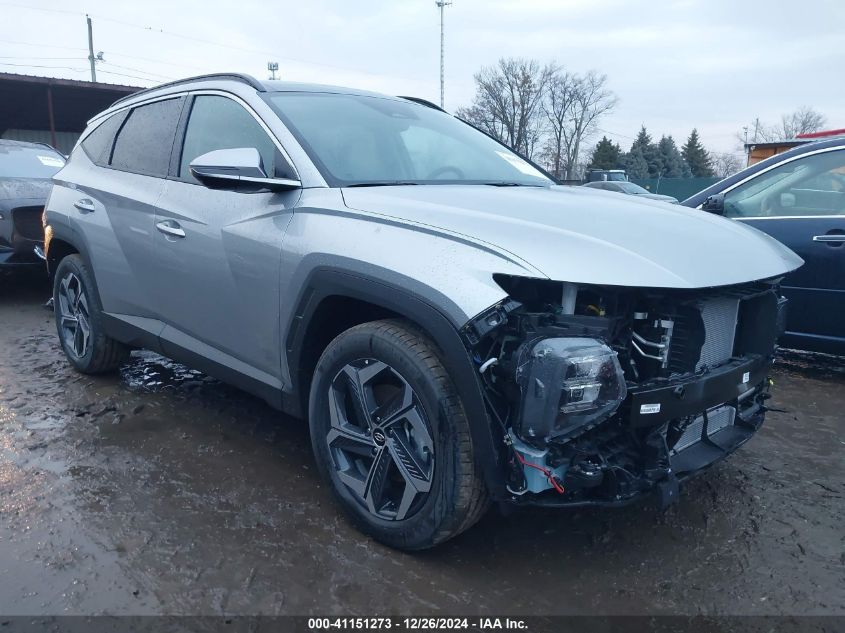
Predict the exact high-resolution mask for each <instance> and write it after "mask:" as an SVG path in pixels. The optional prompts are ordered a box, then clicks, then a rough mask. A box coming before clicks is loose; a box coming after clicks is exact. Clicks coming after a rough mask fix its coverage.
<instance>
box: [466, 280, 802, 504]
mask: <svg viewBox="0 0 845 633" xmlns="http://www.w3.org/2000/svg"><path fill="white" fill-rule="evenodd" d="M496 281H497V282H498V283H499V285H500V286H501V287H502V288H503V289H504V290H505V291H506V292H507V293H508V299H506V300H505V301H503V302H501V303H500V304H498V305H496V306H494V307H493V308H491V309H489V310H487V311H486V312H485V313H483V314H481V315H479V316H478V317H477V318H476V319H474V320H473V321H471V322H470V323H469V324H467V326H466V327H465V328H464V330H463V335H464V339H465V341H466V343H467V345H468V347H469V348H470V350H471V352H472V354H473V357H474V359H475V361H476V363H477V365H478V369H479V372H480V374H481V379H482V384H483V390H484V395H485V399H486V402H487V405H488V410H489V413H490V416H491V418H492V419H493V420H494V421H495V423H496V425H497V426H498V429H497V430H498V433H499V435H500V436H501V438H502V455H501V457H502V459H501V462H502V463H503V464H504V467H505V469H506V471H507V472H506V479H507V491H508V493H509V497H510V500H511V501H513V502H516V503H528V504H537V505H549V506H583V505H623V504H626V503H629V502H631V501H633V500H635V499H637V498H639V497H641V496H643V495H644V494H647V493H648V494H656V495H657V498H658V501H659V503H660V504H661V505H663V506H665V505H667V504H669V503H671V502H673V501H675V499H676V498H677V492H678V483H679V482H680V481H683V480H684V479H686V478H688V477H690V476H692V475H694V474H696V473H698V472H701V471H702V470H703V469H705V468H707V467H708V466H710V465H712V464H713V463H715V462H716V461H718V460H720V459H721V458H723V457H725V456H726V455H728V454H730V453H731V452H733V451H734V450H735V449H736V448H738V447H739V446H740V445H742V444H743V443H744V442H745V441H747V440H748V439H749V438H750V437H751V436H752V435H753V434H754V432H755V431H756V430H757V429H758V428H759V426H760V425H761V424H762V422H763V416H764V412H765V406H764V403H765V401H766V399H767V398H768V397H769V396H768V370H769V367H770V366H771V362H772V356H773V353H774V348H775V341H776V339H777V336H778V335H779V333H780V331H781V330H782V324H783V312H784V307H785V300H784V299H783V298H781V297H780V294H779V291H778V286H777V280H775V281H762V282H754V283H748V284H742V285H738V286H730V287H723V288H715V289H701V290H673V289H648V288H621V287H595V286H577V285H575V284H571V283H565V282H552V281H547V280H540V279H526V278H519V277H508V276H497V278H496Z"/></svg>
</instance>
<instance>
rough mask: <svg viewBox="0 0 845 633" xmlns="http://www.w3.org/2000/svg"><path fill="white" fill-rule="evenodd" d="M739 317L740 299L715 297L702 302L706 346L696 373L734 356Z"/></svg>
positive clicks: (702, 351)
mask: <svg viewBox="0 0 845 633" xmlns="http://www.w3.org/2000/svg"><path fill="white" fill-rule="evenodd" d="M738 316H739V297H731V296H728V297H713V298H710V299H705V300H704V301H703V302H702V304H701V319H702V321H703V322H704V345H702V346H701V357H700V358H699V360H698V363H696V366H695V369H696V371H698V370H699V369H701V368H702V367H704V366H705V365H706V366H708V367H715V366H716V365H721V364H722V363H724V362H725V361H727V360H728V359H729V358H730V357H731V356H732V355H733V349H734V339H735V338H736V324H737V318H738Z"/></svg>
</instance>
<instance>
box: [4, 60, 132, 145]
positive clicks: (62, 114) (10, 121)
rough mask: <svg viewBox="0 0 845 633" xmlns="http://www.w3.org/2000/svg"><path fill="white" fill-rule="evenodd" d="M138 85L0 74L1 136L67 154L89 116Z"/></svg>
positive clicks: (129, 92)
mask: <svg viewBox="0 0 845 633" xmlns="http://www.w3.org/2000/svg"><path fill="white" fill-rule="evenodd" d="M139 90H143V88H140V87H137V86H122V85H118V84H104V83H99V82H96V83H95V82H92V81H78V80H75V79H55V78H52V77H38V76H34V75H17V74H12V73H0V138H8V139H13V140H19V141H36V142H43V143H49V144H50V145H52V146H53V147H55V148H56V149H58V150H59V151H60V152H62V153H64V154H67V153H69V152H70V150H71V149H73V145H74V143H76V139H77V138H79V135H80V134H81V133H82V131H83V130H84V129H85V124H86V122H87V121H88V119H90V118H91V117H92V116H94V115H95V114H97V113H98V112H100V111H102V110H105V109H106V108H107V107H108V106H110V105H111V104H112V103H114V102H115V101H116V100H117V99H120V98H121V97H125V96H127V95H130V94H132V93H133V92H137V91H139Z"/></svg>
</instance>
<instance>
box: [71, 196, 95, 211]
mask: <svg viewBox="0 0 845 633" xmlns="http://www.w3.org/2000/svg"><path fill="white" fill-rule="evenodd" d="M73 206H75V207H76V208H77V209H79V210H80V211H84V212H85V213H94V209H95V207H94V201H93V200H91V198H82V199H80V200H77V201H76V202H74V203H73Z"/></svg>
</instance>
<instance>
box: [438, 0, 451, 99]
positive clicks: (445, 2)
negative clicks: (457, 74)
mask: <svg viewBox="0 0 845 633" xmlns="http://www.w3.org/2000/svg"><path fill="white" fill-rule="evenodd" d="M434 4H435V5H436V6H437V8H438V9H440V107H441V108H445V107H446V106H445V103H444V92H445V91H444V89H443V83H444V79H443V71H444V66H445V63H444V51H443V9H445V8H446V7H448V6H449V5H450V4H452V2H451V1H450V0H434Z"/></svg>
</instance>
